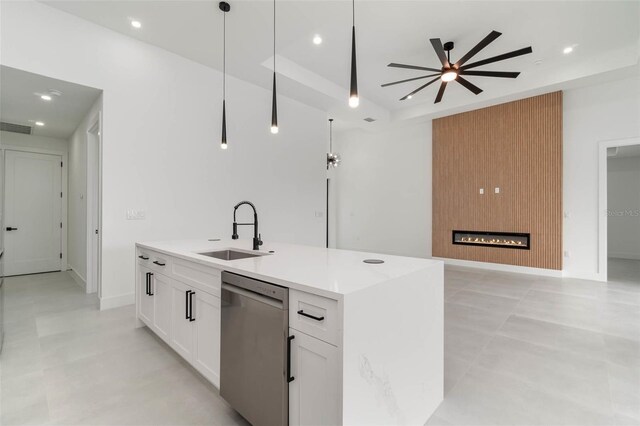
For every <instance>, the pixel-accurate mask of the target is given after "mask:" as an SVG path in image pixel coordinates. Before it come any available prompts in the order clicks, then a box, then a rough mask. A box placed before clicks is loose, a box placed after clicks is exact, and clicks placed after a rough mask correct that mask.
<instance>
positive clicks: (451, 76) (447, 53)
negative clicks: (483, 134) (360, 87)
mask: <svg viewBox="0 0 640 426" xmlns="http://www.w3.org/2000/svg"><path fill="white" fill-rule="evenodd" d="M501 35H502V33H499V32H498V31H491V33H490V34H489V35H488V36H486V37H485V38H484V39H482V40H481V41H480V43H478V44H476V45H475V47H474V48H473V49H471V50H470V51H468V52H467V53H466V55H464V56H463V57H462V58H460V59H459V60H458V62H456V63H451V51H452V50H453V46H454V45H453V42H452V41H449V42H447V43H445V44H444V45H443V44H442V41H440V39H439V38H432V39H431V40H430V41H431V45H432V46H433V49H434V50H435V51H436V55H438V59H440V62H441V63H442V68H440V69H437V68H428V67H421V66H416V65H405V64H396V63H391V64H389V65H387V66H389V67H393V68H406V69H411V70H421V71H432V72H434V73H435V74H429V75H423V76H420V77H414V78H408V79H406V80H399V81H394V82H392V83H386V84H383V85H382V87H387V86H393V85H394V84H400V83H407V82H409V81H415V80H421V79H424V78H430V77H435V78H434V79H433V80H429V81H428V82H427V83H426V84H423V85H422V86H420V87H418V88H417V89H416V90H414V91H413V92H411V93H409V94H408V95H405V96H403V97H402V98H400V100H401V101H404V100H405V99H411V97H412V96H413V95H415V94H416V93H418V92H419V91H421V90H422V89H424V88H426V87H427V86H429V85H430V84H433V83H435V82H436V81H438V80H442V81H441V83H440V89H439V90H438V94H437V95H436V100H435V102H434V103H436V104H437V103H438V102H440V101H441V100H442V96H443V95H444V89H445V88H446V87H447V83H449V82H451V81H454V80H455V81H457V82H458V83H460V84H462V85H463V86H464V87H466V88H467V89H469V90H470V91H472V92H473V93H474V94H476V95H477V94H479V93H481V92H482V89H481V88H479V87H478V86H476V85H475V84H473V83H471V82H469V80H467V79H465V78H464V77H462V76H477V77H500V78H516V77H517V76H518V75H519V74H520V73H519V72H510V71H474V70H471V68H476V67H479V66H481V65H486V64H491V63H493V62H498V61H504V60H505V59H511V58H515V57H516V56H522V55H526V54H529V53H531V52H533V49H531V46H529V47H524V48H522V49H518V50H514V51H513V52H509V53H503V54H502V55H498V56H493V57H491V58H487V59H483V60H481V61H477V62H472V63H470V64H468V65H465V64H466V63H467V61H468V60H469V59H471V58H472V57H474V56H475V55H476V54H478V52H480V51H481V50H482V49H484V48H485V47H487V46H488V45H489V44H490V43H491V42H493V41H494V40H495V39H497V38H498V37H500V36H501Z"/></svg>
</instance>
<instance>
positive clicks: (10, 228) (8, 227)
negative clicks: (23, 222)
mask: <svg viewBox="0 0 640 426" xmlns="http://www.w3.org/2000/svg"><path fill="white" fill-rule="evenodd" d="M17 230H18V228H12V227H10V226H7V231H17Z"/></svg>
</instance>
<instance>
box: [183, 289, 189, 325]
mask: <svg viewBox="0 0 640 426" xmlns="http://www.w3.org/2000/svg"><path fill="white" fill-rule="evenodd" d="M189 294H191V290H187V291H186V292H185V293H184V319H189Z"/></svg>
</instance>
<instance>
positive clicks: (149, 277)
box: [147, 272, 153, 296]
mask: <svg viewBox="0 0 640 426" xmlns="http://www.w3.org/2000/svg"><path fill="white" fill-rule="evenodd" d="M152 276H153V274H152V273H151V272H147V296H153V293H152V292H151V277H152Z"/></svg>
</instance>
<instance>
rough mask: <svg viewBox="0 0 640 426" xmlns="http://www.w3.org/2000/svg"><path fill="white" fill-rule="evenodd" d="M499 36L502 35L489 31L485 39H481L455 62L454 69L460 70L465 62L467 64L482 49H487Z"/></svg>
mask: <svg viewBox="0 0 640 426" xmlns="http://www.w3.org/2000/svg"><path fill="white" fill-rule="evenodd" d="M501 35H502V33H499V32H498V31H491V32H490V33H489V35H488V36H486V37H485V38H483V39H482V40H481V41H480V43H478V44H476V45H475V46H474V47H473V49H471V50H470V51H468V52H467V53H466V55H464V56H463V57H462V58H460V59H459V60H458V62H456V64H455V67H456V68H460V67H461V66H462V65H463V64H464V63H465V62H467V61H468V60H469V59H471V58H473V57H474V56H475V55H477V54H478V52H480V51H481V50H482V49H484V48H485V47H487V46H488V45H489V44H490V43H491V42H493V41H494V40H495V39H497V38H498V37H500V36H501Z"/></svg>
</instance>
